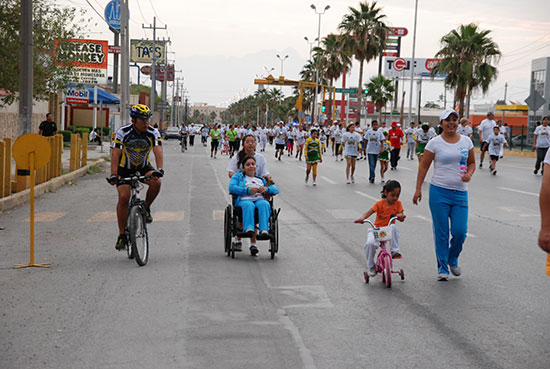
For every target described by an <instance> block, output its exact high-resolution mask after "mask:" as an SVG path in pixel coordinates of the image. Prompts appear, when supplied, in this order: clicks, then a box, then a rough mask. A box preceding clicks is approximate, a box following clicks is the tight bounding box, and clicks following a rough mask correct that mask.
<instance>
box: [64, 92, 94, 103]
mask: <svg viewBox="0 0 550 369" xmlns="http://www.w3.org/2000/svg"><path fill="white" fill-rule="evenodd" d="M65 101H66V102H67V104H87V103H88V102H89V101H90V92H89V91H88V90H87V89H85V88H84V89H79V88H68V89H67V90H66V91H65Z"/></svg>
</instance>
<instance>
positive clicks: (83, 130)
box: [75, 126, 92, 133]
mask: <svg viewBox="0 0 550 369" xmlns="http://www.w3.org/2000/svg"><path fill="white" fill-rule="evenodd" d="M77 129H80V130H81V131H82V132H88V133H90V132H91V131H92V127H84V126H76V129H75V133H76V130H77Z"/></svg>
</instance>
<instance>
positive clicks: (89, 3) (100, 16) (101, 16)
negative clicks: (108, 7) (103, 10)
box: [86, 0, 107, 22]
mask: <svg viewBox="0 0 550 369" xmlns="http://www.w3.org/2000/svg"><path fill="white" fill-rule="evenodd" d="M86 2H87V3H88V5H90V7H91V8H92V9H93V10H94V12H96V14H97V15H98V16H99V18H101V19H102V20H103V21H105V22H107V21H106V20H105V18H103V15H101V14H99V12H98V11H97V10H96V9H95V8H94V6H93V5H92V3H91V2H90V1H88V0H86Z"/></svg>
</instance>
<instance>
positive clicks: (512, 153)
mask: <svg viewBox="0 0 550 369" xmlns="http://www.w3.org/2000/svg"><path fill="white" fill-rule="evenodd" d="M474 151H475V153H476V154H479V153H481V150H480V149H478V148H475V149H474ZM504 156H517V157H521V158H532V159H536V158H537V153H536V152H530V151H510V150H504Z"/></svg>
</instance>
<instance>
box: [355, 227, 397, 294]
mask: <svg viewBox="0 0 550 369" xmlns="http://www.w3.org/2000/svg"><path fill="white" fill-rule="evenodd" d="M396 220H397V217H393V218H391V219H390V221H389V222H388V225H387V226H386V227H375V226H374V224H373V223H372V222H371V221H370V220H365V221H363V222H362V223H361V222H358V221H355V222H354V223H359V224H363V223H368V224H370V226H371V227H372V232H373V235H374V239H375V240H376V241H378V242H379V243H380V251H379V252H378V256H377V258H376V265H375V268H376V273H381V274H382V283H385V284H386V287H387V288H391V285H392V280H391V275H392V273H395V274H399V276H400V277H401V280H402V281H404V280H405V272H404V271H403V269H399V271H396V270H393V258H392V256H391V254H390V253H389V252H388V250H386V242H389V241H391V237H392V230H391V228H390V225H391V224H392V222H395V221H396ZM363 276H364V278H365V283H369V279H370V277H369V274H368V273H367V272H363Z"/></svg>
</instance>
